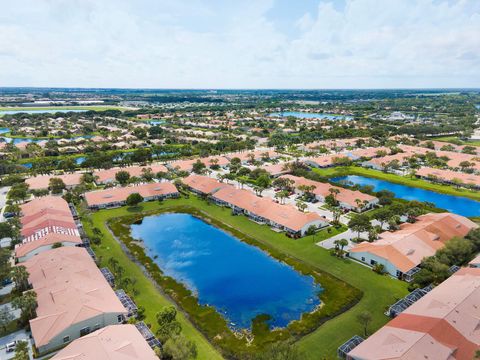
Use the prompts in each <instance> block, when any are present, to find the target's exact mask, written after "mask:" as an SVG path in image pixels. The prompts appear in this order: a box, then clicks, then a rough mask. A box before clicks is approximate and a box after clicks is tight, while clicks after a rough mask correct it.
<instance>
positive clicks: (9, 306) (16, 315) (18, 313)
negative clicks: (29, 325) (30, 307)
mask: <svg viewBox="0 0 480 360" xmlns="http://www.w3.org/2000/svg"><path fill="white" fill-rule="evenodd" d="M3 309H7V310H8V311H9V312H10V314H12V315H13V319H14V320H17V319H19V318H20V316H21V315H22V311H21V310H20V309H15V308H14V307H13V306H12V304H11V303H6V304H2V305H0V310H3Z"/></svg>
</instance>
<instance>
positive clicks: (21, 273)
mask: <svg viewBox="0 0 480 360" xmlns="http://www.w3.org/2000/svg"><path fill="white" fill-rule="evenodd" d="M28 275H29V274H28V271H27V268H26V267H25V266H23V265H19V266H14V267H13V269H12V280H13V282H14V283H15V289H16V290H17V291H19V292H22V291H25V290H27V289H28Z"/></svg>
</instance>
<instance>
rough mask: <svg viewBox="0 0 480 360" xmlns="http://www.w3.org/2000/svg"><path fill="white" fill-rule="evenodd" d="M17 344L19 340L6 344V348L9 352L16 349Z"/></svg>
mask: <svg viewBox="0 0 480 360" xmlns="http://www.w3.org/2000/svg"><path fill="white" fill-rule="evenodd" d="M17 344H18V340H15V341H12V342H10V343H8V344H7V345H5V350H6V351H7V353H9V352H12V351H15V348H16V347H17Z"/></svg>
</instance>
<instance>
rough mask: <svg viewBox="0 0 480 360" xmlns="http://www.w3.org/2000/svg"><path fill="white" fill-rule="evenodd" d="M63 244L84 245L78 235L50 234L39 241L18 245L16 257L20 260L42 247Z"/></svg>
mask: <svg viewBox="0 0 480 360" xmlns="http://www.w3.org/2000/svg"><path fill="white" fill-rule="evenodd" d="M63 242H69V243H72V244H76V245H79V244H81V243H82V239H81V238H80V236H78V235H70V234H58V233H48V234H46V235H44V236H42V237H41V238H39V239H37V240H34V241H26V242H22V243H21V244H18V245H16V246H15V257H17V258H19V257H22V256H25V255H27V254H28V253H30V252H32V251H34V250H36V249H38V248H39V247H42V246H49V245H53V244H55V243H63Z"/></svg>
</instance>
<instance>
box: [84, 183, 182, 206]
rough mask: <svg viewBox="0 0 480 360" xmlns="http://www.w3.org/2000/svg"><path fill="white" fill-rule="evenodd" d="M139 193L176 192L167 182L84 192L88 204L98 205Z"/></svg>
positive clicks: (156, 194)
mask: <svg viewBox="0 0 480 360" xmlns="http://www.w3.org/2000/svg"><path fill="white" fill-rule="evenodd" d="M133 193H139V194H140V195H142V197H144V198H150V197H153V196H160V195H168V194H176V193H178V190H177V188H176V187H175V185H173V184H172V183H169V182H162V183H149V184H141V185H134V186H126V187H116V188H111V189H105V190H98V191H90V192H87V193H85V200H86V201H87V204H88V206H98V205H105V204H111V203H116V202H122V201H125V200H126V199H127V197H128V195H130V194H133Z"/></svg>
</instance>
